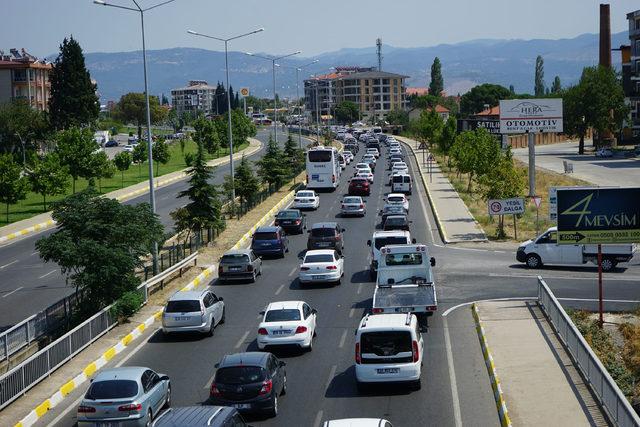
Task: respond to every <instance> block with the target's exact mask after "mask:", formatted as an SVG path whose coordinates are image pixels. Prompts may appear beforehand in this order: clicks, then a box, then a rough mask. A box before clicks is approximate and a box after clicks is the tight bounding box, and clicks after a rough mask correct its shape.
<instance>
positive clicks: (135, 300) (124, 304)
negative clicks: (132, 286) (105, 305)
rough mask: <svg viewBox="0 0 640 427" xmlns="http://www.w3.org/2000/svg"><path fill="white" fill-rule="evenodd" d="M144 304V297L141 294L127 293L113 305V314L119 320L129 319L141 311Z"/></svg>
mask: <svg viewBox="0 0 640 427" xmlns="http://www.w3.org/2000/svg"><path fill="white" fill-rule="evenodd" d="M143 302H144V297H143V296H142V295H141V293H140V292H137V291H129V292H125V293H124V294H122V296H121V297H120V298H119V299H118V300H117V301H116V302H115V304H114V305H113V307H112V309H111V314H112V315H113V316H114V317H117V318H118V319H128V318H129V317H131V316H133V315H134V314H135V313H136V312H137V311H138V310H139V309H140V307H141V306H142V303H143Z"/></svg>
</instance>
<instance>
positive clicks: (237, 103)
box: [233, 92, 240, 109]
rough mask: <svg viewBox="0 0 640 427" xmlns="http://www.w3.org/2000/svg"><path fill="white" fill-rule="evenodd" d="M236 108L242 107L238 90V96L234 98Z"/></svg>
mask: <svg viewBox="0 0 640 427" xmlns="http://www.w3.org/2000/svg"><path fill="white" fill-rule="evenodd" d="M233 105H234V107H233V108H234V109H237V108H240V97H239V96H238V92H236V97H235V99H234V100H233Z"/></svg>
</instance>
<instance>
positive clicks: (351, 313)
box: [349, 308, 356, 318]
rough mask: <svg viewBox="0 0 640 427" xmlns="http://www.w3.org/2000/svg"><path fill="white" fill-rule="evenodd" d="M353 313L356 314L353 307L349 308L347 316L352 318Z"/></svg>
mask: <svg viewBox="0 0 640 427" xmlns="http://www.w3.org/2000/svg"><path fill="white" fill-rule="evenodd" d="M354 314H356V309H355V308H352V309H351V310H349V318H352V317H353V315H354Z"/></svg>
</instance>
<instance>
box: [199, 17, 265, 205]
mask: <svg viewBox="0 0 640 427" xmlns="http://www.w3.org/2000/svg"><path fill="white" fill-rule="evenodd" d="M262 31H264V28H258V29H257V30H254V31H250V32H248V33H244V34H240V35H239V36H234V37H229V38H227V39H223V38H220V37H214V36H210V35H207V34H202V33H198V32H197V31H192V30H187V33H189V34H192V35H194V36H200V37H205V38H208V39H213V40H218V41H221V42H224V68H225V74H226V80H227V88H226V93H227V122H228V129H227V135H228V138H229V169H230V171H231V200H235V199H236V186H235V178H234V172H233V169H234V168H233V130H232V128H231V92H230V89H231V86H230V84H229V42H230V41H231V40H235V39H239V38H241V37H246V36H250V35H251V34H256V33H259V32H262ZM217 106H218V101H217V100H216V108H217Z"/></svg>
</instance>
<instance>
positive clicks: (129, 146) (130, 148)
mask: <svg viewBox="0 0 640 427" xmlns="http://www.w3.org/2000/svg"><path fill="white" fill-rule="evenodd" d="M134 148H136V146H135V145H133V144H127V145H125V146H124V147H123V148H122V151H126V152H127V153H133V149H134Z"/></svg>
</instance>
